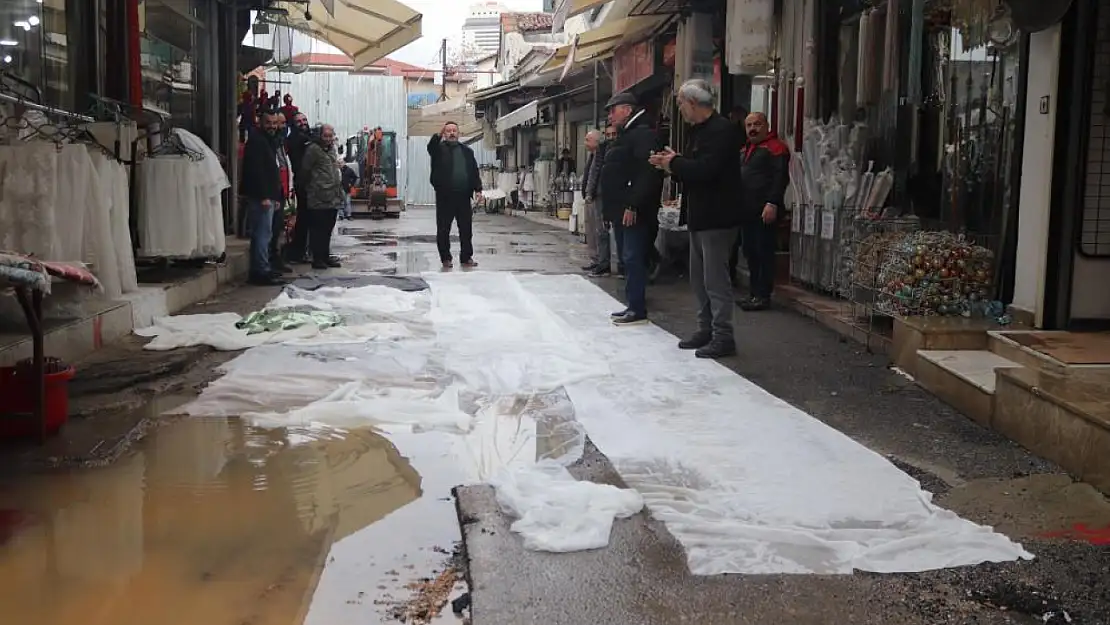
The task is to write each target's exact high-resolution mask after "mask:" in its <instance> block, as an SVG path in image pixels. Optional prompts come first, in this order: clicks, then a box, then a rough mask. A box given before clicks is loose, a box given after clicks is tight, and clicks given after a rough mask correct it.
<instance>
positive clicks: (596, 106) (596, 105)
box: [594, 60, 601, 128]
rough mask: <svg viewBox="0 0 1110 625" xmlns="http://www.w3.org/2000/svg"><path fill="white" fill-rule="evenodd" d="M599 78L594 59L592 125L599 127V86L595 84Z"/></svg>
mask: <svg viewBox="0 0 1110 625" xmlns="http://www.w3.org/2000/svg"><path fill="white" fill-rule="evenodd" d="M598 80H599V76H598V71H597V61H596V60H595V61H594V127H595V128H600V127H601V109H600V108H599V107H600V106H601V102H598V95H599V88H598V86H597V83H598Z"/></svg>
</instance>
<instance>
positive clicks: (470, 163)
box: [428, 135, 482, 193]
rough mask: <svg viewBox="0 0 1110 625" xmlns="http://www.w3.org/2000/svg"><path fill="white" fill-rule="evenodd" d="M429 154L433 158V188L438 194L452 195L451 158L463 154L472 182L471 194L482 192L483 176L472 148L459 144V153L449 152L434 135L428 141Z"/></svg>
mask: <svg viewBox="0 0 1110 625" xmlns="http://www.w3.org/2000/svg"><path fill="white" fill-rule="evenodd" d="M428 154H429V155H430V156H431V157H432V174H431V176H430V180H431V183H432V188H433V189H435V191H436V193H450V192H452V191H453V190H454V189H452V188H451V168H452V163H451V158H452V154H462V157H463V158H464V159H466V171H467V174H468V175H467V177H468V178H469V180H470V185H469V186H470V188H469V189H468V191H469V192H470V193H481V192H482V176H481V175H480V174H479V173H478V161H477V160H475V158H474V150H471V149H470V146H468V145H463V144H462V143H460V144H459V151H458V152H454V151H449V148H448V147H447V146H446V145H444V144H443V141H442V140H440V137H439V135H432V138H431V140H430V141H428Z"/></svg>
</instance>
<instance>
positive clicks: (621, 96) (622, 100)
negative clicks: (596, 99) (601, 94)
mask: <svg viewBox="0 0 1110 625" xmlns="http://www.w3.org/2000/svg"><path fill="white" fill-rule="evenodd" d="M622 104H630V105H632V106H639V105H640V103H639V101H638V100H636V96H634V95H632V94H631V93H629V92H628V91H622V92H620V93H618V94H616V95H614V96H613V97H611V98H609V101H608V102H606V103H605V110H607V111H608V110H609V109H611V108H613V107H614V106H620V105H622Z"/></svg>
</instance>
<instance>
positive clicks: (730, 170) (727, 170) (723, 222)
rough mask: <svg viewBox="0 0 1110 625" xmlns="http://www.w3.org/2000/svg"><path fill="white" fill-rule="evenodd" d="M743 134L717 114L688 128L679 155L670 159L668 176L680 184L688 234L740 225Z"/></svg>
mask: <svg viewBox="0 0 1110 625" xmlns="http://www.w3.org/2000/svg"><path fill="white" fill-rule="evenodd" d="M743 141H744V135H743V134H742V133H741V132H740V129H739V128H737V127H736V124H733V123H732V122H730V121H729V120H727V119H725V118H724V117H722V116H721V115H719V114H717V113H713V115H712V116H711V117H710V118H709V119H707V120H705V121H704V122H702V123H700V124H695V125H694V126H691V128H690V135H689V139H688V141H687V143H686V149H685V150H684V151H683V153H682V155H680V156H676V157H674V159H672V160H671V174H672V175H673V176H674V178H675V179H676V180H678V181H679V182H681V183H682V204H683V209H684V210H685V211H686V226H687V227H688V228H689V229H690V230H691V231H698V230H720V229H725V228H736V227H739V226H740V223H741V221H742V217H743V212H742V210H741V206H740V199H739V198H737V197H736V196H737V193H736V192H737V191H738V190H739V189H740V180H739V177H740V167H741V162H740V161H741V146H742V145H743Z"/></svg>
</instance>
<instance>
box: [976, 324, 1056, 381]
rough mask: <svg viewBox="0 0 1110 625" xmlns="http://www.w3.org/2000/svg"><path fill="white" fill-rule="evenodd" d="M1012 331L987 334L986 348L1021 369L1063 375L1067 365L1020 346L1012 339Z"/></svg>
mask: <svg viewBox="0 0 1110 625" xmlns="http://www.w3.org/2000/svg"><path fill="white" fill-rule="evenodd" d="M1013 334H1015V332H1013V331H1004V332H1003V331H991V332H987V348H988V349H989V350H990V351H991V352H993V353H995V354H998V355H999V356H1001V357H1003V358H1006V359H1008V360H1012V361H1014V362H1016V363H1018V364H1020V365H1021V366H1023V367H1028V368H1030V369H1037V370H1041V371H1047V372H1049V373H1055V374H1058V375H1064V374H1066V373H1067V372H1068V365H1067V364H1065V363H1063V362H1060V361H1059V360H1056V359H1055V358H1053V357H1051V356H1048V355H1046V354H1042V353H1040V352H1038V351H1037V350H1035V349H1032V348H1030V347H1027V346H1025V345H1022V344H1021V343H1020V342H1018V341H1017V340H1015V339H1014V338H1013V336H1012V335H1013Z"/></svg>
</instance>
